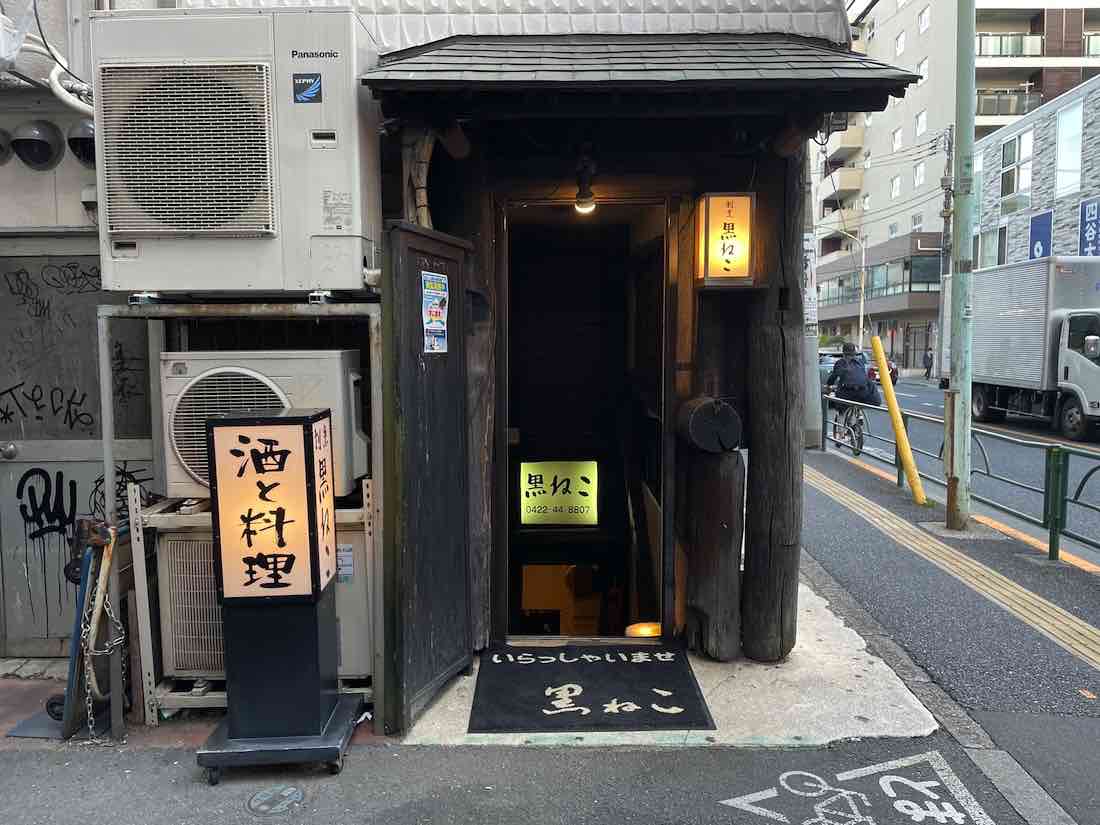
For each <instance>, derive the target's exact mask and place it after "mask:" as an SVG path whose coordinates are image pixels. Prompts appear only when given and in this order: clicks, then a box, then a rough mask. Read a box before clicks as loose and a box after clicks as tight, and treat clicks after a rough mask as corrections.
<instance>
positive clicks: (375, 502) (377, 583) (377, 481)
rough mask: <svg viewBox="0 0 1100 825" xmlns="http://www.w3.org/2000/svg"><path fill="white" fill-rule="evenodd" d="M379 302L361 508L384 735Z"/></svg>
mask: <svg viewBox="0 0 1100 825" xmlns="http://www.w3.org/2000/svg"><path fill="white" fill-rule="evenodd" d="M381 309H382V308H381V305H380V304H371V305H370V310H371V311H370V312H369V313H368V319H369V320H368V325H367V335H368V336H369V340H368V345H369V349H370V481H371V512H370V514H369V516H368V514H367V513H366V511H365V510H364V513H363V518H368V517H369V518H370V519H371V520H372V523H373V537H374V547H373V549H372V555H371V558H372V560H373V569H372V571H371V573H372V576H371V582H370V587H371V606H372V611H371V614H372V615H371V628H372V633H373V636H374V638H373V645H372V649H373V650H374V661H373V662H372V663H371V665H372V677H371V683H372V687H373V689H374V732H375V733H376V734H378V735H379V736H385V735H386V712H385V708H386V691H387V689H388V687H389V686H388V685H387V684H386V585H385V581H386V578H385V567H384V561H385V546H386V544H385V539H386V536H385V533H384V532H383V527H384V525H383V522H382V515H383V514H382V504H383V497H384V487H383V481H384V476H385V473H384V472H383V467H384V465H385V460H386V457H385V453H384V451H383V443H382V415H383V410H382V311H381Z"/></svg>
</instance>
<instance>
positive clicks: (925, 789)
mask: <svg viewBox="0 0 1100 825" xmlns="http://www.w3.org/2000/svg"><path fill="white" fill-rule="evenodd" d="M719 804H721V805H727V806H729V807H731V808H736V809H738V810H740V811H744V812H747V813H751V814H754V815H756V816H758V817H760V818H762V819H765V820H770V821H772V822H780V823H786V824H787V825H909V823H913V824H914V825H995V823H994V822H993V820H992V819H990V818H989V815H988V814H987V813H986V812H985V811H984V810H982V808H981V806H980V805H979V804H978V802H977V800H975V799H974V797H973V795H972V794H971V793H970V791H968V790H967V789H966V787H965V786H964V785H963V783H962V781H961V780H960V779H959V777H958V775H957V774H956V773H955V772H954V771H953V770H952V769H951V767H950V765H948V763H947V760H946V759H944V757H943V755H942V754H940V753H939V751H930V752H928V753H923V754H918V755H916V756H910V757H906V758H903V759H895V760H893V761H890V762H882V763H880V764H877V765H870V766H868V767H865V768H857V769H856V770H851V771H844V772H841V773H839V774H837V775H836V779H835V781H834V780H829V779H826V778H825V777H823V776H820V775H818V774H816V773H811V772H809V771H787V772H786V773H783V774H780V776H779V778H778V781H777V782H776V784H775V785H774V786H773V787H770V788H765V789H763V790H760V791H756V792H755V793H750V794H745V795H743V796H738V797H735V798H733V799H726V800H722V801H721V802H720V803H719Z"/></svg>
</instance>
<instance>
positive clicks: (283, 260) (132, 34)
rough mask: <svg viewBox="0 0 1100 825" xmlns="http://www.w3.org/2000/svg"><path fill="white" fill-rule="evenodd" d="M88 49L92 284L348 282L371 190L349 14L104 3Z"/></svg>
mask: <svg viewBox="0 0 1100 825" xmlns="http://www.w3.org/2000/svg"><path fill="white" fill-rule="evenodd" d="M92 52H93V61H94V77H95V101H96V175H97V186H98V193H99V202H100V209H99V219H100V247H101V269H102V276H103V286H104V288H105V289H112V290H124V291H128V292H162V293H164V292H191V293H195V292H234V291H236V292H243V293H247V292H252V293H256V292H285V291H300V292H309V291H314V290H356V289H362V288H363V286H364V282H363V277H364V272H365V270H367V269H374V268H376V267H377V266H378V265H379V258H380V256H379V247H378V244H379V242H380V239H381V195H380V187H379V164H380V158H379V143H378V125H379V112H378V107H377V104H376V103H375V102H374V101H372V100H371V99H370V97H369V93H368V92H367V91H366V90H365V89H363V87H362V86H361V85H360V83H359V76H360V74H361V73H362V72H363V71H364V70H365V69H367V68H369V67H370V66H372V65H373V64H374V63H375V62H376V61H377V54H376V52H375V50H374V48H373V45H372V41H371V40H370V37H369V35H368V34H367V31H366V29H365V28H364V26H363V24H362V22H361V20H360V18H359V16H358V15H357V14H355V13H354V12H353V11H351V10H350V9H327V8H316V9H255V10H251V9H250V10H247V11H245V10H235V9H202V10H172V11H130V12H108V13H102V14H96V15H94V17H93V21H92Z"/></svg>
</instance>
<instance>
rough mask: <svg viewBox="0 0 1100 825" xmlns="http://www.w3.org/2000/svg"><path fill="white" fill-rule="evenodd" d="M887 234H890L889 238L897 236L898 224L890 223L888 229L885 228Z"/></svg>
mask: <svg viewBox="0 0 1100 825" xmlns="http://www.w3.org/2000/svg"><path fill="white" fill-rule="evenodd" d="M887 234H888V235H889V236H890V237H891V238H896V237H897V236H898V225H897V224H896V223H892V224H890V226H889V228H888V230H887Z"/></svg>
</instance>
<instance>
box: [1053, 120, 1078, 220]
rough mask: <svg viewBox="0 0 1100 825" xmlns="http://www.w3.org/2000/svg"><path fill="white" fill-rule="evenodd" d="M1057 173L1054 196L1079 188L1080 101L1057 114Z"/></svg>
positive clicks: (1069, 192) (1067, 193)
mask: <svg viewBox="0 0 1100 825" xmlns="http://www.w3.org/2000/svg"><path fill="white" fill-rule="evenodd" d="M1057 164H1058V172H1057V179H1056V182H1055V184H1054V196H1055V197H1056V198H1057V197H1061V196H1062V195H1069V194H1071V193H1073V192H1077V191H1078V190H1080V188H1081V101H1078V102H1076V103H1074V104H1073V105H1071V106H1067V107H1066V108H1064V109H1062V110H1061V111H1060V112H1058V160H1057Z"/></svg>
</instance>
